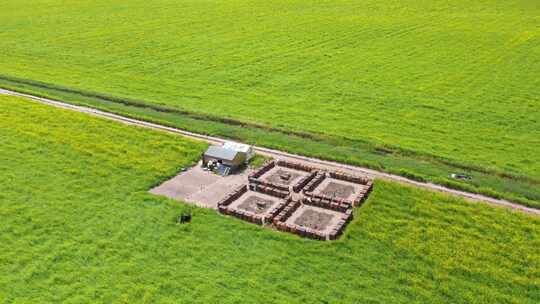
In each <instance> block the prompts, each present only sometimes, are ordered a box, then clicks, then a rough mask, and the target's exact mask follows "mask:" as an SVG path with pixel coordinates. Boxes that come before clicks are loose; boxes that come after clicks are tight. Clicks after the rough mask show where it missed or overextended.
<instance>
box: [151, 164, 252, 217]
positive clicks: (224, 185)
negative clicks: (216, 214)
mask: <svg viewBox="0 0 540 304" xmlns="http://www.w3.org/2000/svg"><path fill="white" fill-rule="evenodd" d="M248 174H249V170H248V169H246V170H244V171H243V172H241V173H238V174H233V175H229V176H225V177H223V176H219V175H216V174H214V173H212V172H209V171H204V170H203V168H202V166H201V162H199V163H198V164H197V165H196V166H194V167H192V168H190V169H189V170H187V171H186V172H182V173H180V174H178V175H177V176H175V177H173V178H172V179H170V180H168V181H166V182H164V183H163V184H161V185H159V186H157V187H155V188H153V189H151V190H150V193H153V194H157V195H163V196H166V197H168V198H171V199H174V200H177V201H182V202H187V203H192V204H195V205H197V206H199V207H206V208H214V209H217V203H218V202H219V201H220V200H221V199H222V198H223V197H225V196H226V195H227V194H228V193H229V192H230V191H231V190H232V189H234V188H236V187H238V186H240V185H243V184H245V183H246V182H247V176H248Z"/></svg>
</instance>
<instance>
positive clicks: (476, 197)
mask: <svg viewBox="0 0 540 304" xmlns="http://www.w3.org/2000/svg"><path fill="white" fill-rule="evenodd" d="M0 94H4V95H10V96H16V97H23V98H27V99H31V100H34V101H37V102H40V103H42V104H46V105H50V106H54V107H57V108H62V109H68V110H72V111H76V112H80V113H86V114H89V115H93V116H97V117H102V118H106V119H109V120H114V121H118V122H122V123H125V124H128V125H134V126H139V127H145V128H150V129H155V130H161V131H166V132H171V133H176V134H180V135H183V136H186V137H189V138H192V139H197V140H203V141H206V142H208V143H211V144H222V143H224V142H225V141H227V140H226V139H222V138H219V137H213V136H207V135H202V134H197V133H193V132H189V131H185V130H181V129H177V128H172V127H167V126H163V125H159V124H155V123H151V122H146V121H142V120H137V119H132V118H128V117H124V116H121V115H117V114H113V113H109V112H105V111H100V110H96V109H92V108H89V107H84V106H77V105H72V104H67V103H64V102H60V101H56V100H51V99H47V98H42V97H37V96H33V95H29V94H23V93H18V92H14V91H10V90H5V89H0ZM254 149H255V151H256V152H258V153H260V154H263V155H266V156H271V157H273V158H280V159H284V160H289V161H295V162H301V163H309V164H311V165H315V166H316V167H319V168H321V169H333V170H341V171H348V172H350V173H356V174H362V175H367V176H369V177H371V178H379V179H384V180H388V181H394V182H398V183H401V184H407V185H412V186H416V187H419V188H424V189H429V190H432V191H437V192H442V193H446V194H450V195H453V196H459V197H463V198H465V199H467V200H470V201H475V202H483V203H487V204H490V205H493V206H498V207H504V208H509V209H512V210H515V211H519V212H524V213H528V214H531V215H535V216H540V209H535V208H530V207H526V206H523V205H519V204H516V203H513V202H510V201H507V200H503V199H496V198H492V197H488V196H485V195H481V194H476V193H470V192H465V191H459V190H454V189H450V188H447V187H444V186H441V185H437V184H433V183H424V182H418V181H415V180H411V179H408V178H405V177H402V176H399V175H394V174H389V173H384V172H379V171H376V170H372V169H368V168H362V167H357V166H352V165H347V164H342V163H337V162H332V161H326V160H321V159H317V158H311V157H306V156H301V155H296V154H292V153H287V152H283V151H278V150H273V149H268V148H263V147H257V146H254Z"/></svg>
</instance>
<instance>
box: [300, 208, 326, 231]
mask: <svg viewBox="0 0 540 304" xmlns="http://www.w3.org/2000/svg"><path fill="white" fill-rule="evenodd" d="M332 218H333V215H331V214H328V213H323V212H318V211H316V210H313V209H306V210H304V212H303V213H302V214H301V215H300V216H299V217H298V218H297V219H296V220H295V221H294V223H295V224H296V225H300V226H304V227H308V228H311V229H315V230H320V231H323V230H325V229H326V227H327V226H328V224H329V223H330V221H331V220H332Z"/></svg>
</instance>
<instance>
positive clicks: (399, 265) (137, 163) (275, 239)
mask: <svg viewBox="0 0 540 304" xmlns="http://www.w3.org/2000/svg"><path fill="white" fill-rule="evenodd" d="M0 103H1V105H2V111H0V172H1V173H0V219H1V224H0V273H1V274H2V275H1V276H0V303H2V302H3V303H28V302H30V303H50V302H62V303H89V302H91V303H100V302H101V303H119V302H125V303H139V302H140V303H143V302H146V303H167V302H168V303H176V302H189V303H217V302H219V303H258V302H260V301H261V299H264V301H265V302H268V303H295V302H296V303H411V302H418V303H538V302H539V301H540V272H539V269H540V253H539V252H538V248H540V220H539V218H537V217H531V216H527V215H523V214H521V213H515V212H511V211H509V210H506V209H499V208H493V207H490V206H487V205H483V204H473V203H467V202H464V201H463V200H461V199H455V198H449V197H446V196H443V195H439V194H435V193H431V192H426V191H422V190H418V189H414V188H410V187H404V186H400V185H398V184H394V183H387V182H382V181H377V182H376V184H375V189H374V192H373V193H372V194H371V195H370V198H369V199H368V201H367V202H366V204H364V205H363V206H362V207H361V208H359V209H358V210H357V211H356V218H355V220H354V221H353V222H352V223H351V224H350V225H349V226H348V228H347V231H346V233H345V235H344V236H343V237H342V238H341V239H340V240H339V241H336V242H318V241H311V240H307V239H301V238H298V237H296V236H293V235H290V234H286V233H281V232H276V231H272V230H269V229H266V228H260V227H258V226H255V225H252V224H248V223H244V222H241V221H239V220H236V219H234V218H229V217H225V216H221V215H219V214H217V213H216V212H215V211H212V210H206V209H195V210H194V217H193V222H192V223H191V224H189V225H184V226H180V225H177V224H175V222H174V219H175V217H176V216H177V215H179V214H180V213H181V212H182V211H183V210H185V209H186V208H190V207H188V206H187V205H184V204H181V203H178V202H173V201H169V200H166V199H164V198H161V197H157V196H153V195H150V194H148V193H147V190H148V189H149V188H150V187H152V186H153V185H156V184H157V183H159V182H161V181H163V180H164V179H166V178H168V177H169V176H172V175H174V174H175V172H177V170H179V169H180V168H181V167H184V166H188V165H189V164H191V163H193V162H194V161H195V160H196V159H198V157H199V154H200V152H201V151H203V150H204V148H205V146H206V145H205V144H201V143H197V142H193V141H189V140H186V139H183V138H181V137H177V136H173V135H169V134H166V133H158V132H156V131H151V130H147V129H140V128H136V127H130V126H125V125H122V124H119V123H115V122H109V121H104V120H100V119H97V118H92V117H89V116H86V115H83V114H79V113H74V112H69V111H64V110H59V109H55V108H51V107H48V106H44V105H40V104H37V103H34V102H31V101H27V100H23V99H18V98H14V97H6V96H2V95H0Z"/></svg>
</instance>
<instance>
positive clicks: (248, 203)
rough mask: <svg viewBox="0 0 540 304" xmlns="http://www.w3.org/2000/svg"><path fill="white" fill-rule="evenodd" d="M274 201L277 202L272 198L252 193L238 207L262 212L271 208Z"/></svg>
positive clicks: (257, 212)
mask: <svg viewBox="0 0 540 304" xmlns="http://www.w3.org/2000/svg"><path fill="white" fill-rule="evenodd" d="M274 203H275V202H274V201H272V200H270V199H265V198H262V197H258V196H256V195H251V196H249V197H248V198H246V199H245V200H244V201H243V202H242V203H241V204H240V205H238V208H239V209H242V210H245V211H249V212H253V213H255V214H261V213H265V212H266V211H267V210H268V209H270V207H272V205H274Z"/></svg>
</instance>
